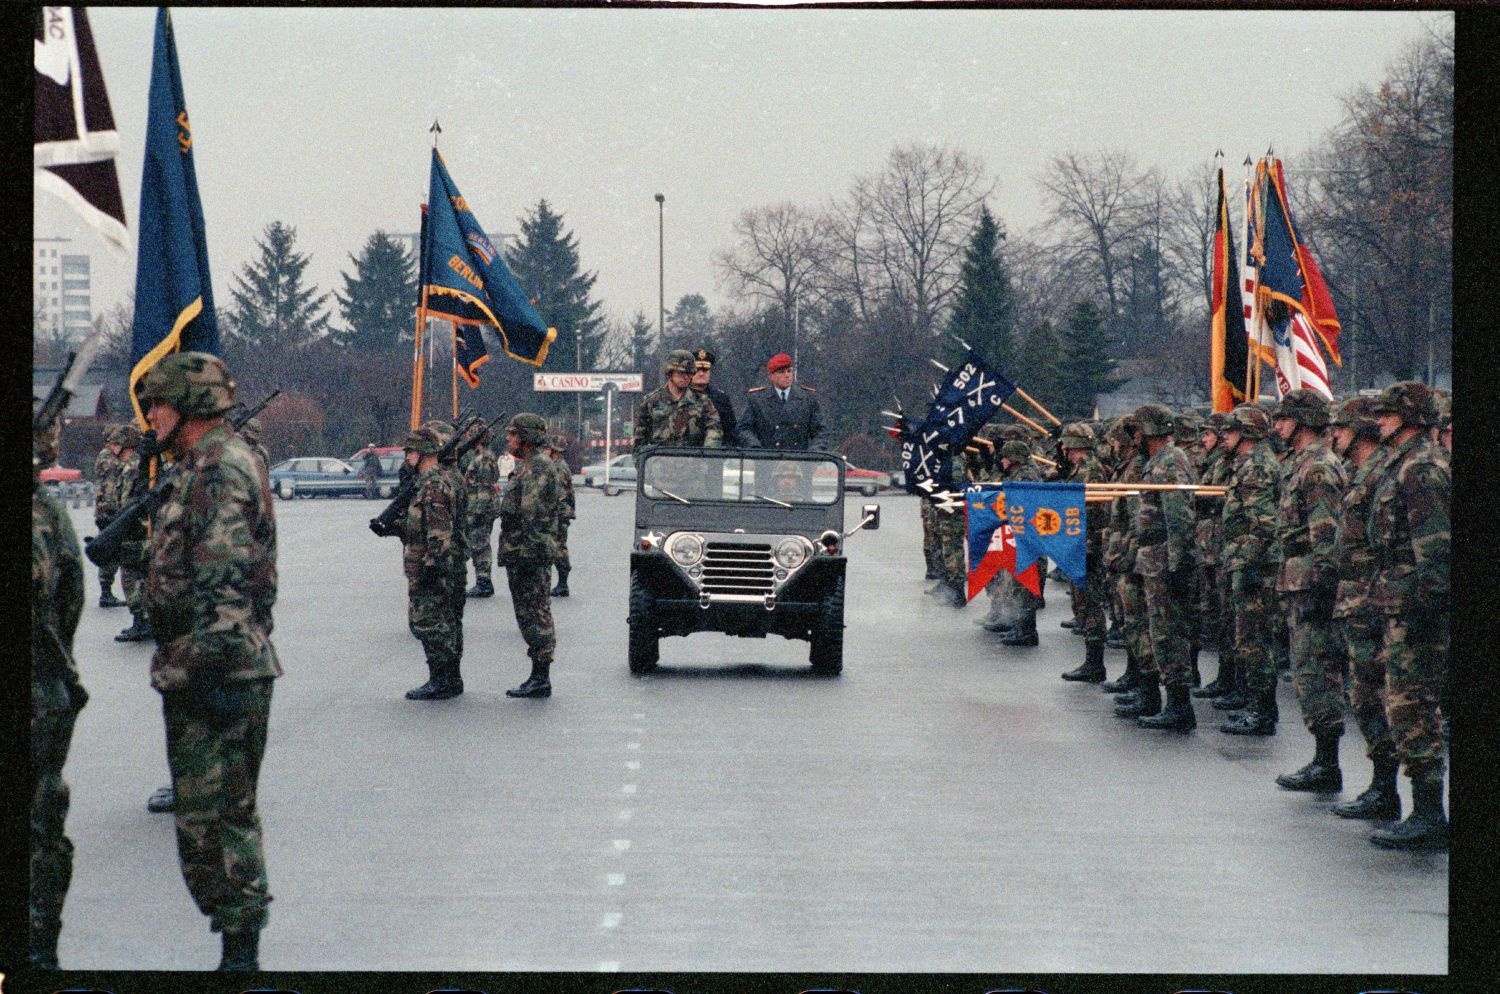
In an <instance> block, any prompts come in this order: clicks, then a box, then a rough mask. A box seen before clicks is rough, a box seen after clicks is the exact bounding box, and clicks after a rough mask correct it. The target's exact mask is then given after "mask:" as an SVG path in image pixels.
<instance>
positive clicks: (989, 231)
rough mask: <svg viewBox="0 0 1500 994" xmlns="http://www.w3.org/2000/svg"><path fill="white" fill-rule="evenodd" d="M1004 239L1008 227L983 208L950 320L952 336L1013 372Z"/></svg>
mask: <svg viewBox="0 0 1500 994" xmlns="http://www.w3.org/2000/svg"><path fill="white" fill-rule="evenodd" d="M1004 238H1005V229H1004V227H1002V226H1001V225H1000V224H999V223H998V222H996V220H995V218H994V216H993V215H991V214H990V209H989V208H988V207H984V208H982V209H981V210H980V213H979V223H978V224H977V225H975V227H974V234H973V236H972V237H971V238H970V239H969V247H968V249H967V251H966V252H965V254H964V265H963V271H962V273H961V274H960V276H959V287H958V299H957V300H956V301H955V302H954V305H953V315H952V317H951V318H949V320H948V331H949V332H950V333H951V334H954V335H957V336H958V337H959V338H961V339H963V340H964V341H966V342H968V343H969V344H970V345H972V346H973V347H974V349H975V351H977V352H978V353H979V354H980V355H982V356H983V357H984V358H985V359H986V360H988V361H989V362H990V363H991V364H992V365H994V366H995V367H997V368H998V369H1000V370H1002V371H1005V370H1008V369H1010V368H1011V365H1012V362H1013V360H1014V358H1015V356H1014V352H1015V346H1014V344H1013V343H1012V341H1011V327H1012V324H1013V321H1014V318H1013V315H1012V301H1011V297H1012V295H1011V287H1010V276H1009V275H1008V274H1007V273H1006V272H1005V267H1004V265H1003V264H1002V263H1001V262H1000V256H999V252H998V249H999V245H1000V242H1001V241H1002V240H1003V239H1004ZM1028 392H1029V391H1028Z"/></svg>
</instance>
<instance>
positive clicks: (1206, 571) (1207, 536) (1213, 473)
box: [1194, 415, 1234, 655]
mask: <svg viewBox="0 0 1500 994" xmlns="http://www.w3.org/2000/svg"><path fill="white" fill-rule="evenodd" d="M1222 427H1223V421H1222V415H1220V420H1219V421H1217V422H1215V421H1210V422H1209V427H1206V428H1205V429H1204V431H1212V432H1214V435H1215V437H1216V438H1217V437H1219V436H1220V434H1221V432H1220V431H1219V429H1221V428H1222ZM1233 470H1234V459H1233V458H1232V457H1231V456H1230V455H1229V453H1228V452H1226V451H1224V449H1223V448H1222V447H1221V446H1219V445H1215V446H1214V448H1213V450H1212V451H1210V452H1208V453H1207V454H1206V455H1205V456H1204V457H1203V469H1202V472H1201V473H1200V474H1199V476H1198V480H1199V482H1200V483H1202V484H1203V485H1204V486H1208V487H1222V486H1224V485H1225V484H1226V483H1228V482H1229V474H1230V473H1231V472H1232V471H1233ZM1194 505H1195V510H1196V512H1197V522H1198V523H1197V531H1196V534H1195V536H1194V538H1195V540H1196V545H1197V551H1198V619H1199V644H1200V645H1202V646H1213V647H1214V648H1219V649H1226V647H1227V640H1226V639H1225V634H1224V626H1223V617H1222V615H1221V613H1220V609H1221V605H1222V603H1223V602H1222V601H1221V600H1220V589H1219V579H1218V578H1219V553H1220V549H1219V546H1220V537H1219V536H1220V534H1221V529H1222V526H1223V519H1224V516H1223V511H1224V502H1223V500H1222V499H1221V498H1218V497H1197V498H1195V499H1194ZM1225 655H1228V653H1227V649H1226V652H1225Z"/></svg>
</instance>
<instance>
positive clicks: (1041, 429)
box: [1000, 404, 1047, 435]
mask: <svg viewBox="0 0 1500 994" xmlns="http://www.w3.org/2000/svg"><path fill="white" fill-rule="evenodd" d="M1000 410H1002V411H1004V412H1005V413H1006V414H1009V415H1010V416H1011V417H1013V418H1015V419H1016V420H1017V421H1019V422H1021V423H1022V424H1023V425H1026V426H1027V427H1028V428H1035V429H1036V430H1037V431H1039V432H1041V433H1042V434H1043V435H1045V434H1047V429H1046V428H1044V427H1042V426H1041V425H1039V424H1037V423H1036V422H1035V421H1033V420H1031V419H1030V418H1028V417H1027V416H1026V415H1024V414H1022V413H1021V412H1020V411H1018V410H1016V409H1015V408H1014V407H1011V406H1010V405H1009V404H1001V405H1000Z"/></svg>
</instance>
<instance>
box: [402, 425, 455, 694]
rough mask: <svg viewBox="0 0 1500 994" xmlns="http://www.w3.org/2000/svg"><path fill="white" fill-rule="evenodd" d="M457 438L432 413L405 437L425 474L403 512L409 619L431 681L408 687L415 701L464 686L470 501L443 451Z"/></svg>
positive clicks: (412, 460)
mask: <svg viewBox="0 0 1500 994" xmlns="http://www.w3.org/2000/svg"><path fill="white" fill-rule="evenodd" d="M452 438H453V429H452V428H450V427H449V426H448V425H447V423H445V422H442V421H428V422H425V423H424V424H422V426H421V427H419V428H417V429H416V430H415V431H413V432H411V433H410V434H409V435H407V436H406V441H405V442H404V443H402V447H403V448H404V449H405V450H406V464H407V465H408V466H410V467H412V470H413V471H414V472H415V473H416V476H417V482H416V494H415V495H414V496H413V497H412V500H411V503H410V504H409V505H408V506H407V509H406V517H404V518H403V519H402V520H401V565H402V569H403V571H404V572H405V573H406V622H407V626H408V627H409V628H410V629H411V633H412V634H413V635H415V636H416V637H417V641H419V642H421V643H422V652H423V654H424V655H425V656H426V657H427V682H426V683H424V684H422V685H421V686H420V687H414V688H412V689H411V690H408V691H407V692H406V699H407V700H409V701H446V700H448V699H449V698H452V697H457V696H458V695H459V694H462V693H463V692H464V681H463V674H462V671H461V664H462V660H463V654H464V578H465V576H466V575H467V573H468V568H467V566H466V563H467V560H468V547H467V546H466V545H465V544H464V537H463V525H464V520H465V505H466V501H465V500H464V485H463V478H462V477H461V476H460V475H459V474H458V470H457V467H454V466H451V465H447V466H445V465H440V464H439V463H438V452H439V451H440V450H441V449H442V448H443V446H445V445H447V444H448V442H449V440H450V439H452Z"/></svg>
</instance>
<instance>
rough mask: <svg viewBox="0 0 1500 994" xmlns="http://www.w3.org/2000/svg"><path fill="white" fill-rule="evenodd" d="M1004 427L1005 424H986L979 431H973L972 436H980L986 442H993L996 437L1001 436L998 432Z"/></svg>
mask: <svg viewBox="0 0 1500 994" xmlns="http://www.w3.org/2000/svg"><path fill="white" fill-rule="evenodd" d="M1004 427H1005V425H997V424H987V425H985V426H984V427H983V428H981V429H979V431H978V432H976V433H975V436H974V437H975V438H982V439H984V440H985V441H986V442H993V441H995V440H996V439H998V438H1001V437H1002V436H1001V434H1000V432H1001V429H1003V428H1004Z"/></svg>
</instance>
